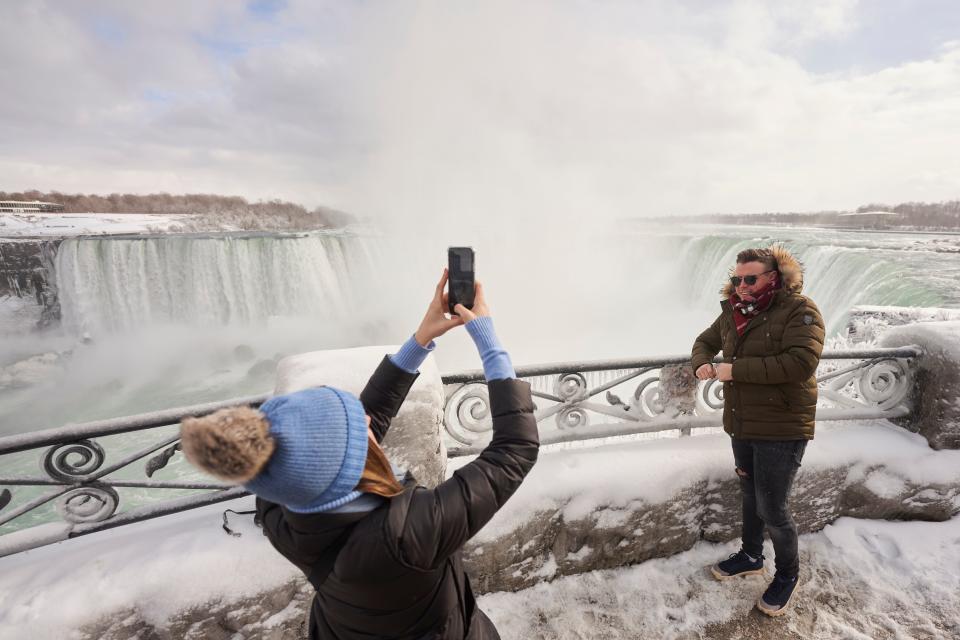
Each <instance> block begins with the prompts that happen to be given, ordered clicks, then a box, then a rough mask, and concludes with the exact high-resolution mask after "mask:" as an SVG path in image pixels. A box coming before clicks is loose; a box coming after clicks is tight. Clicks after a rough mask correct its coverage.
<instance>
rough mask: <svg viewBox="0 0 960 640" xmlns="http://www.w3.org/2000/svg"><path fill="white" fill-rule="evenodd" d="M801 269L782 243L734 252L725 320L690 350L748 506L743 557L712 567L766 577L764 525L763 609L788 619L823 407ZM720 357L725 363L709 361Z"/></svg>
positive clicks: (813, 312)
mask: <svg viewBox="0 0 960 640" xmlns="http://www.w3.org/2000/svg"><path fill="white" fill-rule="evenodd" d="M802 288H803V269H802V267H801V265H800V263H799V262H797V260H796V259H795V258H794V257H793V256H792V255H791V254H790V253H789V252H788V251H787V250H786V249H785V248H783V247H782V246H779V245H774V246H772V247H770V248H769V249H747V250H745V251H741V252H740V254H739V255H737V264H736V268H735V270H734V275H733V276H732V277H731V278H730V282H729V283H728V284H727V285H726V286H725V287H724V289H723V291H722V293H723V297H724V299H723V300H722V301H721V303H720V308H721V312H720V315H719V316H718V317H717V319H716V320H714V322H713V324H712V325H710V328H708V329H707V330H706V331H704V332H703V333H701V334H700V335H699V336H698V337H697V340H696V342H694V344H693V354H692V358H691V361H692V363H693V368H694V371H695V372H696V376H697V378H699V379H700V380H707V379H710V378H714V377H715V378H717V379H718V380H720V381H721V382H723V398H724V407H723V428H724V430H725V431H726V432H727V433H728V434H729V435H730V436H731V438H732V440H731V442H732V444H733V458H734V463H735V464H736V472H737V475H738V476H739V478H740V491H741V499H742V504H743V531H742V538H743V543H742V547H741V549H740V551H739V552H737V553H735V554H733V555H732V556H730V557H729V558H728V559H726V560H724V561H722V562H720V563H718V564H716V565H714V566H713V567H712V568H711V571H712V572H713V575H714V576H716V578H717V579H719V580H726V579H728V578H733V577H735V576H745V575H753V574H762V573H763V528H764V526H766V529H767V532H768V533H769V535H770V540H771V541H772V542H773V550H774V554H775V556H776V557H775V564H776V568H777V571H776V575H775V576H774V579H773V582H771V583H770V586H769V587H768V588H767V590H766V592H765V593H764V594H763V596H762V597H761V598H760V600H759V601H758V602H757V607H758V608H759V609H760V610H761V611H763V612H764V613H766V614H769V615H772V616H776V615H780V614H782V613H784V612H785V611H786V609H787V606H788V605H789V604H790V599H791V597H792V596H793V592H794V589H795V588H796V586H797V576H798V574H799V568H800V565H799V557H798V553H797V526H796V524H795V523H794V521H793V517H792V516H791V515H790V511H789V509H788V507H787V498H788V495H789V493H790V487H791V485H792V484H793V479H794V476H795V475H796V472H797V469H798V468H799V467H800V460H801V459H802V458H803V452H804V450H805V449H806V446H807V441H808V440H812V439H813V429H814V421H815V417H816V410H817V379H816V377H815V373H816V370H817V364H818V363H819V362H820V352H821V351H822V349H823V338H824V326H823V318H822V317H821V316H820V311H819V310H818V309H817V306H816V305H815V304H814V303H813V301H812V300H810V299H809V298H807V297H805V296H802V295H800V290H801V289H802ZM720 351H723V362H722V363H720V364H717V365H713V364H712V360H713V357H714V356H715V355H717V353H718V352H720Z"/></svg>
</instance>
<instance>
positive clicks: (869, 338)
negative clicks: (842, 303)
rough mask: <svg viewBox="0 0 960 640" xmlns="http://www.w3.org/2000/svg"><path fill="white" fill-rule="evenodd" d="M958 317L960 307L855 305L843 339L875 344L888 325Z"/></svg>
mask: <svg viewBox="0 0 960 640" xmlns="http://www.w3.org/2000/svg"><path fill="white" fill-rule="evenodd" d="M945 320H960V309H941V308H938V307H890V306H876V305H858V306H855V307H852V308H851V309H850V313H849V317H848V320H847V328H846V338H847V339H848V341H849V343H852V344H868V345H869V344H874V343H876V342H877V340H879V339H880V338H881V336H882V335H883V334H885V333H886V332H887V331H888V330H889V329H890V328H891V327H899V326H903V325H907V324H916V323H926V322H942V321H945Z"/></svg>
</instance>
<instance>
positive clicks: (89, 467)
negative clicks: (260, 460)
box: [0, 397, 265, 557]
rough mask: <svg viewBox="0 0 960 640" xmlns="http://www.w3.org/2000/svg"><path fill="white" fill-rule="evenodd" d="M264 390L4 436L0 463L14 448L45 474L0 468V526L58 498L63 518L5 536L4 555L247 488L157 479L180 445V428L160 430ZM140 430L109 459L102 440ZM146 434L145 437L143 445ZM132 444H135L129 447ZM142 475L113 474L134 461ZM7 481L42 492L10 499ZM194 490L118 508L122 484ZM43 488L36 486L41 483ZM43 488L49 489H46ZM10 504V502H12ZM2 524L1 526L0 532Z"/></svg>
mask: <svg viewBox="0 0 960 640" xmlns="http://www.w3.org/2000/svg"><path fill="white" fill-rule="evenodd" d="M264 399H265V397H251V398H237V399H234V400H229V401H226V402H217V403H209V404H204V405H196V406H193V407H186V408H181V409H171V410H168V411H161V412H156V413H148V414H141V415H137V416H129V417H125V418H116V419H112V420H103V421H99V422H90V423H86V424H82V425H72V426H66V427H62V428H59V429H49V430H46V431H38V432H33V433H25V434H22V435H16V436H9V437H6V438H0V469H3V470H4V471H7V470H9V469H10V468H11V467H12V466H15V465H14V464H13V463H11V462H8V461H10V460H11V458H13V457H14V456H15V455H16V454H19V453H25V454H36V457H37V458H38V460H37V462H39V467H40V470H41V471H42V472H43V473H44V475H43V476H13V477H8V476H6V474H5V473H4V472H0V487H3V488H2V489H0V527H4V525H8V523H12V522H13V521H14V520H17V519H18V518H22V517H24V516H25V515H27V514H29V513H31V512H34V511H35V510H37V509H39V508H41V507H43V506H44V505H47V504H49V503H51V502H54V504H55V507H56V513H57V515H58V516H59V519H60V523H57V525H55V526H51V523H45V524H43V525H41V526H34V527H30V528H29V529H26V530H23V531H16V532H13V533H7V534H6V535H0V557H3V556H5V555H9V554H11V553H16V552H18V551H24V550H26V549H32V548H34V547H38V546H42V545H45V544H50V543H52V542H58V541H60V540H64V539H66V538H70V537H75V536H79V535H84V534H87V533H93V532H95V531H101V530H103V529H110V528H112V527H117V526H120V525H124V524H130V523H133V522H138V521H141V520H148V519H150V518H155V517H157V516H162V515H166V514H169V513H176V512H178V511H185V510H187V509H194V508H196V507H202V506H204V505H208V504H214V503H217V502H222V501H224V500H231V499H233V498H237V497H240V496H243V495H245V494H246V492H245V491H244V490H243V489H242V488H240V487H236V486H233V485H224V484H220V483H215V482H205V481H182V480H154V479H153V476H154V474H156V473H157V472H159V471H160V470H161V469H163V468H164V467H166V466H167V464H168V462H169V461H170V459H171V458H172V457H173V456H174V455H176V453H177V451H179V449H180V436H179V431H177V432H176V433H174V434H170V433H166V434H163V433H160V431H162V430H163V428H164V427H171V426H173V425H177V424H178V423H179V422H180V421H181V420H182V419H183V418H186V417H189V416H200V415H205V414H208V413H212V412H214V411H216V410H217V409H221V408H223V407H231V406H236V405H241V404H247V405H250V406H254V407H256V406H259V405H260V403H261V402H263V400H264ZM132 432H136V433H137V437H136V438H126V439H125V441H124V442H122V443H115V444H117V445H118V446H117V447H116V450H117V451H118V452H119V453H118V456H117V457H118V458H119V459H118V460H117V461H115V462H112V463H110V464H107V453H106V450H105V448H104V446H102V444H101V443H100V442H98V439H101V438H108V437H110V436H117V435H121V434H129V433H132ZM144 441H148V442H149V443H148V444H144ZM130 449H133V450H132V451H130ZM144 459H146V462H145V464H144V467H143V475H144V476H145V479H136V480H128V479H117V478H111V477H110V476H112V475H113V474H115V473H117V472H119V471H122V470H129V468H130V467H131V466H132V465H134V464H135V463H137V462H140V461H143V460H144ZM9 487H31V488H32V489H33V491H32V493H39V495H34V496H32V497H27V499H26V500H25V501H24V502H22V504H18V505H13V504H12V502H13V494H12V492H11V491H10V489H9ZM130 488H142V489H149V490H159V489H167V490H170V489H173V490H189V491H190V492H191V493H194V492H197V493H195V494H194V495H187V496H180V497H177V498H173V499H169V498H168V499H160V500H157V501H152V502H149V503H148V504H144V505H140V506H136V507H133V508H131V509H128V510H126V511H123V512H120V513H117V510H118V508H119V506H120V495H119V493H118V491H117V489H130ZM38 489H39V490H40V491H39V492H38V491H37V490H38ZM44 489H46V490H45V491H44ZM8 507H9V508H8ZM2 530H3V529H0V532H2Z"/></svg>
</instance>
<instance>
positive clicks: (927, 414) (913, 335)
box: [881, 320, 960, 449]
mask: <svg viewBox="0 0 960 640" xmlns="http://www.w3.org/2000/svg"><path fill="white" fill-rule="evenodd" d="M908 344H915V345H919V346H920V347H921V348H922V349H923V357H922V358H918V360H917V363H916V366H915V372H914V375H915V377H914V387H913V398H912V404H913V410H912V411H911V413H910V416H909V417H908V418H906V419H905V421H906V423H907V425H908V426H909V428H910V429H911V430H915V431H917V432H919V433H921V434H922V435H923V436H924V437H925V438H926V439H927V440H928V441H929V442H930V446H932V447H934V448H935V449H960V320H952V321H946V322H929V323H922V324H910V325H905V326H902V327H894V328H892V329H890V330H889V331H887V332H886V333H885V334H884V335H883V337H882V339H881V346H885V347H899V346H903V345H908Z"/></svg>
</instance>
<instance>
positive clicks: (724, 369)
mask: <svg viewBox="0 0 960 640" xmlns="http://www.w3.org/2000/svg"><path fill="white" fill-rule="evenodd" d="M716 369H717V380H719V381H720V382H730V381H731V380H733V365H732V364H730V363H729V362H721V363H720V364H718V365H716Z"/></svg>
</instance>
